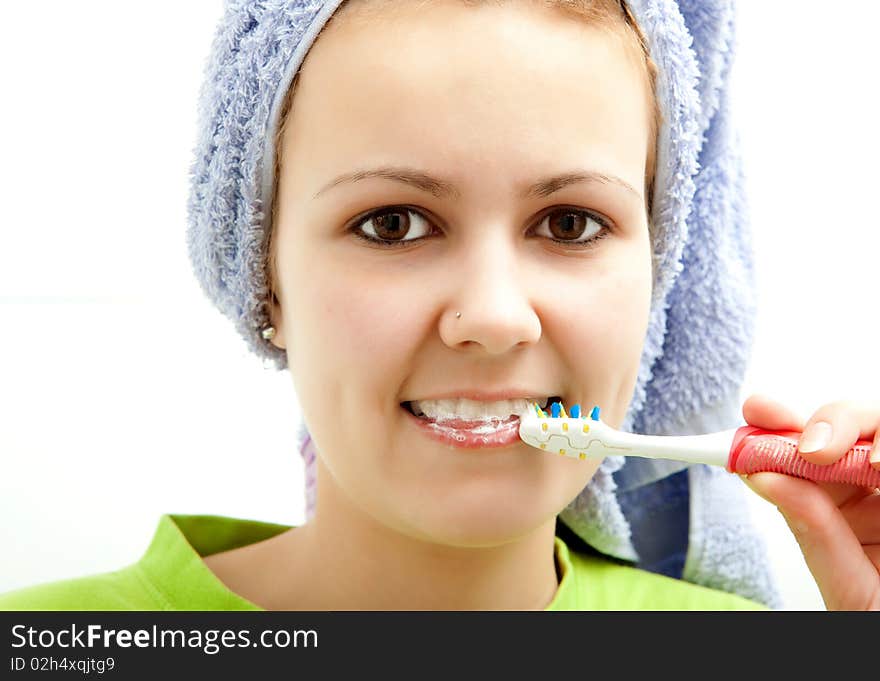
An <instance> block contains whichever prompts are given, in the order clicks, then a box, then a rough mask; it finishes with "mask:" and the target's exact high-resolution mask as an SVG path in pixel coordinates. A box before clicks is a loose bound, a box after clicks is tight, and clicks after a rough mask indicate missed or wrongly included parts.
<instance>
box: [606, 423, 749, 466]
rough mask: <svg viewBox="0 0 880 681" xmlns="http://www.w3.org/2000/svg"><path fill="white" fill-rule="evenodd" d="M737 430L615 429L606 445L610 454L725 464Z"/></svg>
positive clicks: (715, 464) (713, 464)
mask: <svg viewBox="0 0 880 681" xmlns="http://www.w3.org/2000/svg"><path fill="white" fill-rule="evenodd" d="M736 431H737V429H736V428H732V429H730V430H723V431H720V432H717V433H707V434H705V435H640V434H638V433H625V432H622V431H614V436H613V438H609V440H610V441H609V442H607V443H606V444H607V445H608V447H607V448H608V450H609V454H610V453H611V452H612V451H614V452H616V453H618V454H623V455H624V456H641V457H645V458H649V459H671V460H674V461H683V462H685V463H704V464H708V465H710V466H722V467H726V466H727V460H728V457H729V455H730V446H731V444H732V443H733V436H734V433H736Z"/></svg>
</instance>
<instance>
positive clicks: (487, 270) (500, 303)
mask: <svg viewBox="0 0 880 681" xmlns="http://www.w3.org/2000/svg"><path fill="white" fill-rule="evenodd" d="M486 241H491V240H486ZM523 268H524V263H521V262H519V261H518V260H517V256H516V253H515V247H514V246H512V245H510V244H509V243H508V244H504V245H499V244H498V242H497V241H496V242H495V243H494V244H493V245H490V244H489V243H485V244H482V245H481V247H480V248H479V249H478V250H477V249H471V250H470V251H469V252H468V253H467V254H465V255H463V256H461V257H460V258H459V259H458V264H457V265H456V267H455V271H454V272H450V280H451V282H452V287H453V288H452V294H450V295H449V296H448V301H447V305H446V307H445V310H444V312H443V315H442V318H441V322H440V335H441V337H442V339H443V341H444V343H446V345H448V346H449V347H451V348H455V349H467V350H472V351H475V352H483V353H487V354H491V355H500V354H503V353H505V352H508V351H510V350H511V349H513V348H516V347H517V346H521V345H522V346H524V345H529V344H534V343H537V341H538V339H539V338H540V337H541V322H540V319H539V316H538V314H537V312H536V310H535V307H534V304H533V302H534V300H535V297H536V296H537V295H538V294H537V290H538V289H537V282H532V283H531V284H530V283H529V282H528V281H526V280H525V277H524V273H523V271H522V270H523ZM458 313H461V314H460V316H457V315H458Z"/></svg>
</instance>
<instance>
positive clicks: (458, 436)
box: [400, 398, 521, 449]
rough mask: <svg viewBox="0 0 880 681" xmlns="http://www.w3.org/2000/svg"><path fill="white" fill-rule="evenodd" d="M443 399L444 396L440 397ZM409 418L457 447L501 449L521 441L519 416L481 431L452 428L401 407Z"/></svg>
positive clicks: (435, 438) (437, 437)
mask: <svg viewBox="0 0 880 681" xmlns="http://www.w3.org/2000/svg"><path fill="white" fill-rule="evenodd" d="M439 399H442V398H439ZM400 409H401V411H403V413H404V414H406V416H407V418H408V419H410V421H411V422H412V423H413V424H414V425H415V426H416V427H417V428H418V429H419V430H420V431H421V432H422V433H424V434H425V435H426V436H427V437H429V438H430V439H432V440H435V441H436V442H440V443H442V444H445V445H447V446H450V447H455V448H457V449H499V448H501V447H509V446H510V445H512V444H515V443H517V442H520V441H521V440H520V437H519V416H515V417H512V418H511V419H510V421H509V423H505V424H504V425H503V426H502V427H500V428H498V429H496V430H494V431H492V432H491V433H480V432H478V431H477V432H475V431H474V430H467V429H458V428H451V427H449V426H448V425H441V424H439V423H434V422H432V421H426V420H425V419H422V418H419V417H418V416H416V415H415V414H411V413H410V412H409V411H408V410H407V409H406V408H405V407H400Z"/></svg>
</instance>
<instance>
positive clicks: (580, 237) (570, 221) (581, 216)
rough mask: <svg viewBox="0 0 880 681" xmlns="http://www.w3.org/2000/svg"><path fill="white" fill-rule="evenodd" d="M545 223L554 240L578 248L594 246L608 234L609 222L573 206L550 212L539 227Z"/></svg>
mask: <svg viewBox="0 0 880 681" xmlns="http://www.w3.org/2000/svg"><path fill="white" fill-rule="evenodd" d="M545 224H546V225H547V229H548V231H549V237H550V238H551V239H552V240H553V241H556V242H557V243H562V244H566V245H571V246H575V247H577V248H584V247H589V246H592V245H594V243H595V242H597V241H598V240H599V239H603V238H605V237H606V236H607V235H608V224H607V223H606V222H605V221H604V220H603V219H601V218H599V217H597V216H595V215H593V214H592V213H588V212H586V211H583V210H576V209H573V208H564V209H560V210H555V211H553V212H552V213H548V214H547V215H546V216H544V218H543V219H542V220H541V222H540V223H539V224H538V229H539V230H540V229H541V228H542V227H544V225H545ZM541 236H544V235H543V234H542V235H541Z"/></svg>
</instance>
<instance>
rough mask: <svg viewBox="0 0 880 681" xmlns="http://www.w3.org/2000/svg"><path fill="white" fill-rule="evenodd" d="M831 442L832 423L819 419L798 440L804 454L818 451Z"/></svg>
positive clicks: (799, 449) (800, 450) (800, 449)
mask: <svg viewBox="0 0 880 681" xmlns="http://www.w3.org/2000/svg"><path fill="white" fill-rule="evenodd" d="M829 442H831V424H830V423H828V422H827V421H817V422H816V423H813V424H811V425H810V426H809V427H808V428H807V429H806V430H805V431H804V432H803V434H802V435H801V438H800V440H798V451H799V452H801V453H802V454H809V453H810V452H818V451H819V450H820V449H822V447H824V446H825V445H827V444H828V443H829Z"/></svg>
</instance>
